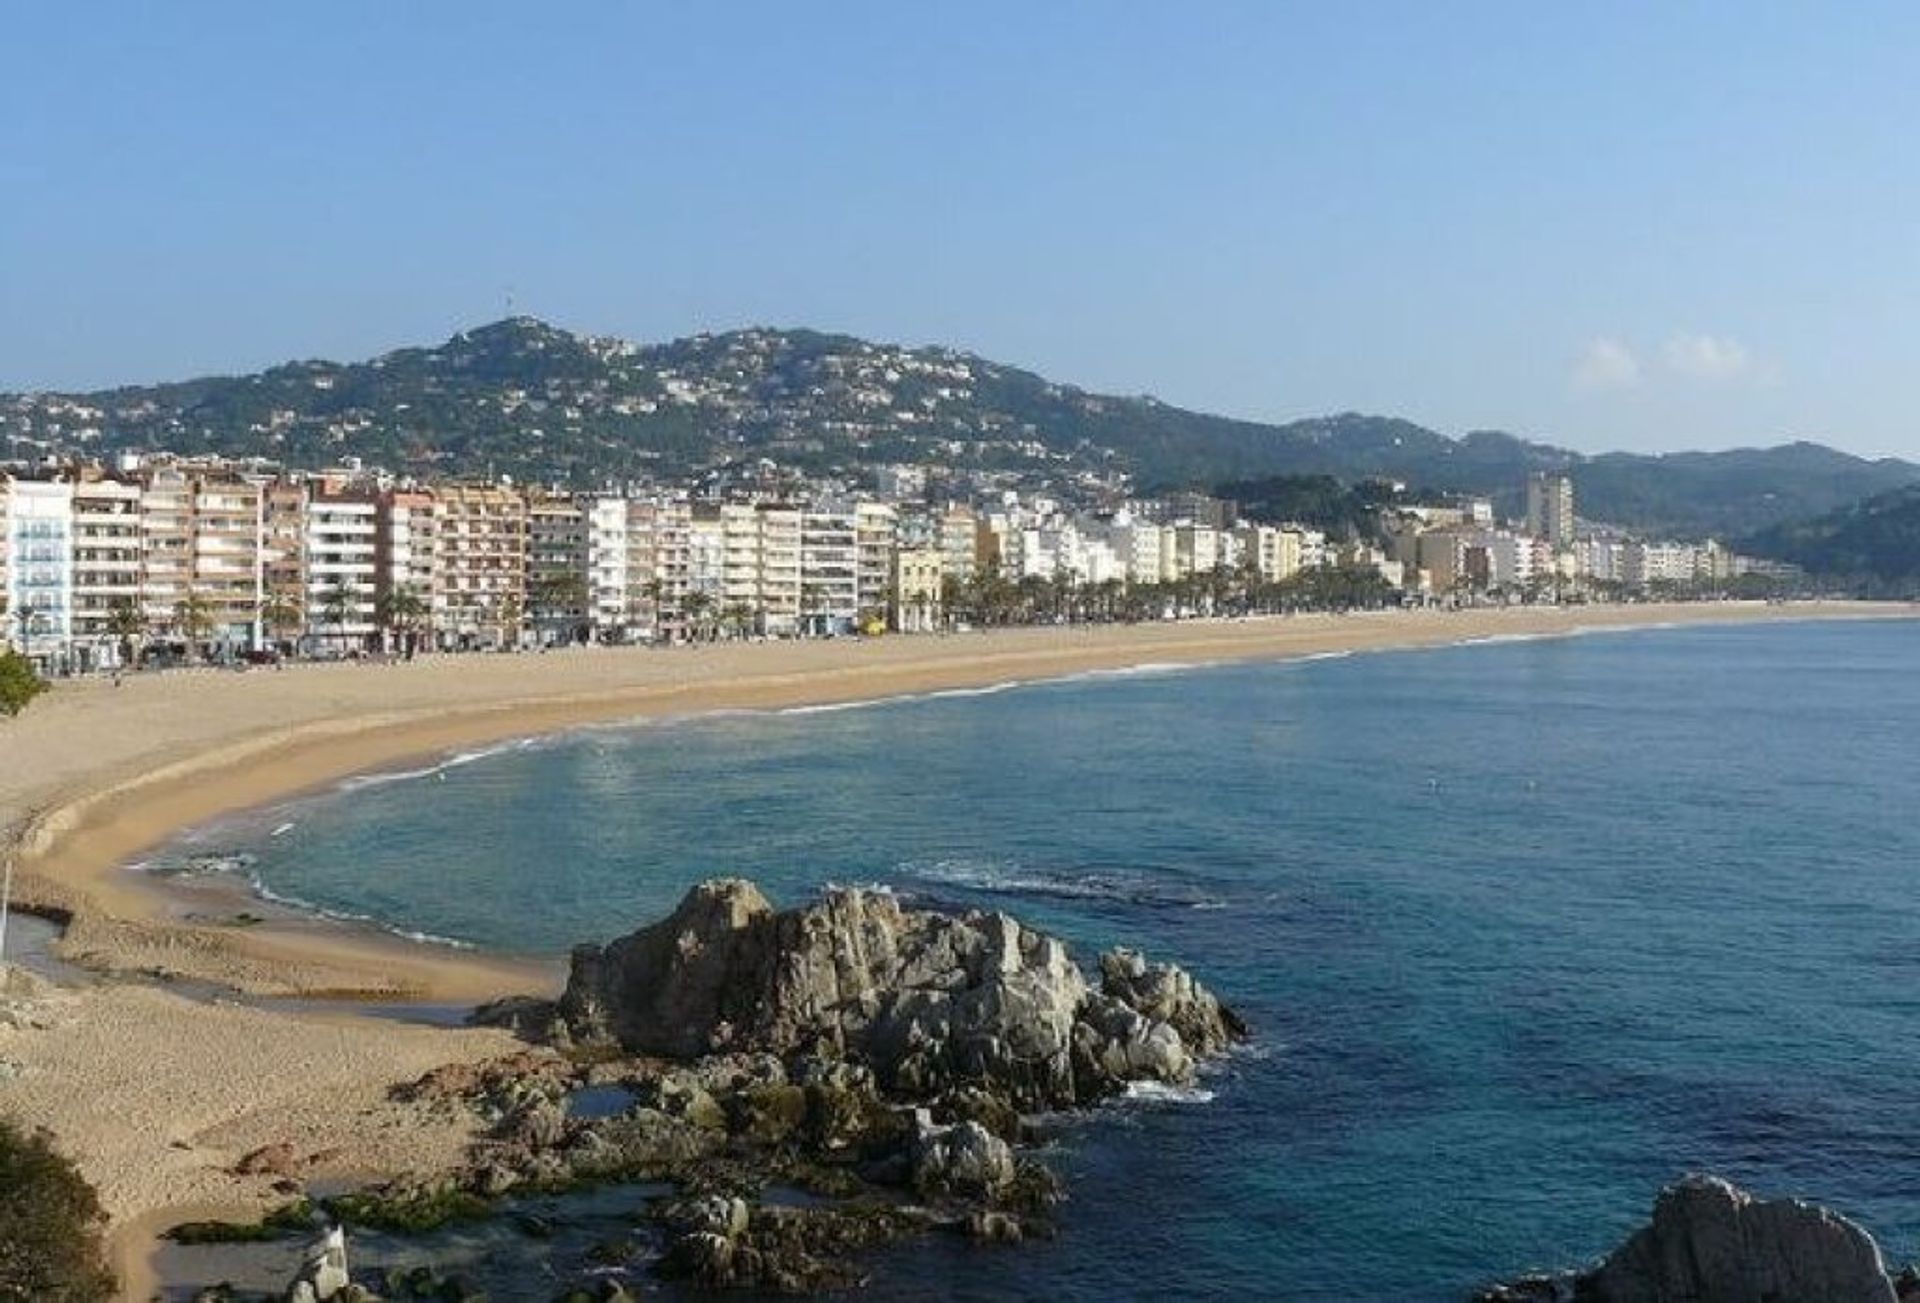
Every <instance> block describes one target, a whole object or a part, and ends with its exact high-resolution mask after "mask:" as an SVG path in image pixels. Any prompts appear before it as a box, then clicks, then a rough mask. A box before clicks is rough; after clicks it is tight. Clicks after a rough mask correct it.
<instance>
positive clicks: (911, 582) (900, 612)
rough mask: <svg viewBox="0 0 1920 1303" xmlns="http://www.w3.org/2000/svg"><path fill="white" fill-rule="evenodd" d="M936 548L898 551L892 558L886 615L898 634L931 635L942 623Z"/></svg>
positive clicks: (940, 559) (940, 557) (940, 555)
mask: <svg viewBox="0 0 1920 1303" xmlns="http://www.w3.org/2000/svg"><path fill="white" fill-rule="evenodd" d="M945 562H946V556H945V553H944V552H943V550H942V549H940V548H932V547H928V548H901V549H900V550H899V551H897V552H895V553H894V554H893V594H892V598H893V600H892V603H891V606H890V608H889V611H888V614H889V617H890V619H891V622H892V625H893V628H894V630H895V631H896V632H898V633H932V632H934V631H935V630H937V629H939V628H940V627H941V626H942V625H943V624H944V623H945V621H946V611H945V607H944V601H943V588H942V584H941V574H942V571H943V569H944V568H945Z"/></svg>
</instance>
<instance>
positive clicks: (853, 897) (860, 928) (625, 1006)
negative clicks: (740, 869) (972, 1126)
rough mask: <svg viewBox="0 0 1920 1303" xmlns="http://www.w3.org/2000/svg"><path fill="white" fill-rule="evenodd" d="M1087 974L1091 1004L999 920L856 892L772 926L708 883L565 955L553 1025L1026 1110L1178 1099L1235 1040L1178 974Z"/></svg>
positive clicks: (1166, 968)
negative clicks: (1108, 1100) (798, 1063)
mask: <svg viewBox="0 0 1920 1303" xmlns="http://www.w3.org/2000/svg"><path fill="white" fill-rule="evenodd" d="M1100 971H1101V985H1100V987H1099V989H1097V990H1095V989H1093V988H1092V987H1091V986H1090V985H1089V983H1088V981H1087V979H1086V976H1085V974H1084V973H1082V972H1081V970H1080V968H1079V967H1078V966H1077V965H1076V964H1075V963H1074V962H1073V960H1072V959H1071V958H1070V957H1069V955H1068V952H1067V948H1066V945H1065V944H1064V943H1063V942H1061V941H1059V940H1058V939H1056V938H1054V937H1050V936H1047V935H1045V934H1043V933H1040V932H1036V931H1034V930H1032V929H1030V928H1027V927H1023V926H1022V925H1021V924H1020V923H1019V922H1017V921H1015V920H1014V919H1012V918H1011V917H1009V916H1007V915H1005V914H998V913H979V912H969V913H944V912H939V911H934V910H918V909H909V908H907V907H906V906H905V905H903V904H902V903H901V901H900V899H899V898H898V897H896V896H895V895H893V894H892V893H891V892H887V891H875V890H861V889H852V888H842V889H835V890H831V891H828V892H827V893H825V895H824V896H823V897H822V899H821V900H820V901H819V902H818V903H816V904H813V905H809V906H806V907H804V908H800V909H793V910H785V911H776V910H775V909H774V908H773V906H772V905H771V904H770V903H769V902H768V901H767V899H766V897H765V896H764V895H762V894H761V892H760V890H759V888H758V887H756V886H755V885H754V884H752V883H751V882H746V881H743V880H739V879H720V880H715V881H711V882H705V883H702V884H700V885H699V886H697V887H695V888H694V889H693V890H692V891H690V892H689V893H688V894H687V896H686V897H685V899H683V900H682V901H681V903H680V905H679V907H678V908H676V909H675V910H674V912H673V914H672V915H671V916H669V917H668V918H667V919H665V920H663V921H662V922H659V923H656V924H654V925H652V926H650V927H646V928H642V929H641V930H640V931H638V932H635V933H633V934H632V935H630V936H627V937H624V938H622V939H620V940H618V941H615V942H613V943H611V944H610V945H607V946H605V947H598V946H583V947H580V948H579V949H577V950H575V952H574V955H573V966H572V972H571V974H570V977H569V979H568V983H567V990H566V994H565V995H564V996H563V997H562V999H561V1002H560V1005H559V1017H560V1021H561V1023H562V1024H563V1025H564V1026H565V1027H566V1028H567V1029H568V1030H569V1031H570V1033H571V1034H572V1035H573V1036H574V1037H575V1038H576V1039H587V1040H595V1039H600V1040H611V1041H615V1042H617V1043H618V1044H619V1045H621V1046H622V1047H624V1048H625V1049H627V1050H629V1051H631V1052H635V1053H643V1054H657V1055H666V1056H670V1057H674V1058H681V1059H691V1058H697V1057H699V1056H702V1055H710V1054H716V1053H737V1052H757V1053H765V1054H772V1055H775V1056H777V1057H779V1058H781V1059H783V1060H788V1061H792V1060H795V1059H798V1058H810V1059H815V1060H822V1061H827V1062H848V1063H853V1064H858V1065H861V1066H863V1067H865V1068H867V1069H869V1070H870V1071H871V1072H872V1074H873V1076H874V1078H875V1079H876V1082H877V1085H878V1087H879V1088H880V1089H881V1090H882V1091H883V1092H885V1093H887V1094H889V1095H891V1096H893V1097H896V1098H902V1099H907V1100H914V1101H921V1100H932V1099H935V1098H937V1097H939V1096H941V1095H943V1094H946V1093H948V1092H951V1091H956V1090H964V1089H976V1088H977V1089H985V1090H987V1091H989V1092H991V1093H992V1094H994V1095H996V1096H998V1097H1000V1098H1002V1099H1003V1100H1005V1101H1006V1102H1008V1103H1009V1104H1011V1105H1012V1106H1014V1107H1016V1108H1024V1109H1032V1108H1061V1107H1070V1106H1073V1105H1076V1104H1084V1103H1088V1102H1091V1101H1093V1100H1096V1099H1099V1098H1101V1097H1103V1096H1105V1095H1109V1094H1113V1093H1115V1092H1117V1091H1119V1090H1121V1089H1122V1088H1124V1087H1125V1085H1126V1084H1127V1083H1128V1082H1130V1081H1135V1080H1142V1079H1146V1080H1155V1081H1164V1082H1171V1083H1176V1084H1184V1083H1186V1082H1188V1081H1190V1080H1191V1079H1192V1077H1193V1074H1194V1072H1195V1069H1196V1067H1197V1066H1198V1063H1199V1061H1200V1060H1201V1059H1203V1058H1205V1057H1206V1056H1208V1055H1210V1054H1214V1053H1217V1052H1219V1051H1220V1050H1222V1049H1224V1048H1225V1047H1226V1046H1227V1045H1228V1044H1229V1043H1230V1042H1232V1041H1233V1040H1235V1039H1237V1038H1239V1037H1242V1036H1244V1035H1245V1034H1246V1028H1245V1026H1244V1025H1243V1024H1242V1023H1241V1022H1240V1021H1239V1020H1238V1019H1237V1018H1236V1017H1234V1015H1233V1014H1232V1013H1231V1012H1230V1011H1228V1010H1226V1009H1225V1008H1223V1007H1222V1006H1221V1005H1220V1003H1219V1002H1218V1001H1217V1000H1216V999H1214V997H1213V996H1212V995H1211V994H1209V993H1208V992H1207V991H1206V990H1205V989H1204V988H1202V987H1201V986H1200V985H1199V984H1198V983H1197V982H1195V981H1194V980H1193V979H1192V978H1191V977H1190V976H1189V975H1188V974H1187V973H1185V972H1184V971H1182V970H1181V969H1179V968H1176V967H1173V966H1170V965H1155V964H1150V963H1148V962H1147V961H1146V960H1145V959H1144V958H1143V957H1141V956H1140V955H1138V954H1135V953H1133V952H1131V951H1124V950H1119V951H1114V952H1112V953H1110V954H1108V955H1106V956H1104V957H1103V958H1102V960H1101V967H1100Z"/></svg>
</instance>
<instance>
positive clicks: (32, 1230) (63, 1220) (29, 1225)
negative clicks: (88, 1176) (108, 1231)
mask: <svg viewBox="0 0 1920 1303" xmlns="http://www.w3.org/2000/svg"><path fill="white" fill-rule="evenodd" d="M106 1220H107V1219H106V1214H105V1213H104V1212H103V1211H102V1210H101V1208H100V1200H99V1198H98V1197H97V1196H96V1195H95V1194H94V1192H93V1187H92V1186H90V1185H88V1184H87V1183H86V1181H85V1180H84V1179H82V1177H81V1176H80V1174H79V1173H78V1172H77V1171H75V1170H74V1168H73V1165H72V1164H71V1163H69V1162H68V1161H67V1160H66V1159H65V1158H63V1157H61V1155H60V1154H59V1152H58V1151H56V1150H55V1149H54V1148H53V1146H52V1145H51V1144H50V1143H48V1140H47V1137H46V1136H45V1135H44V1134H43V1133H33V1134H29V1133H28V1132H26V1131H23V1130H21V1129H20V1127H19V1126H18V1125H17V1124H15V1123H13V1122H11V1121H8V1120H6V1119H0V1299H32V1300H35V1301H36V1303H96V1300H100V1301H102V1303H104V1300H106V1299H110V1298H112V1297H113V1295H114V1280H113V1274H112V1273H111V1272H110V1271H108V1270H107V1266H106V1259H105V1255H104V1252H103V1243H102V1239H101V1232H102V1230H103V1229H104V1228H105V1226H106Z"/></svg>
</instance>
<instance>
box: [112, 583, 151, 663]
mask: <svg viewBox="0 0 1920 1303" xmlns="http://www.w3.org/2000/svg"><path fill="white" fill-rule="evenodd" d="M106 629H107V636H108V637H110V638H112V639H114V640H115V641H116V642H118V643H119V644H120V663H121V664H122V665H129V666H132V667H134V668H135V669H138V668H139V665H140V650H139V647H138V646H137V645H136V644H135V639H137V638H139V637H140V636H141V635H142V634H144V633H146V631H147V617H146V614H145V612H143V611H141V609H140V606H139V604H138V603H137V602H135V601H134V600H133V599H132V598H130V597H116V598H114V599H113V601H112V603H111V604H109V605H108V607H107V619H106Z"/></svg>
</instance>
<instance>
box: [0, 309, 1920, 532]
mask: <svg viewBox="0 0 1920 1303" xmlns="http://www.w3.org/2000/svg"><path fill="white" fill-rule="evenodd" d="M154 449H167V450H171V451H175V452H180V453H188V454H193V453H217V454H221V455H224V456H230V457H249V456H260V457H265V458H269V459H272V460H274V461H278V462H281V463H283V464H286V465H289V466H295V467H308V468H311V467H317V466H324V465H332V464H337V463H339V462H340V461H341V460H342V459H343V458H346V457H358V458H360V459H361V460H362V461H363V462H365V463H368V464H371V465H378V466H384V467H386V468H388V469H391V470H394V471H397V472H401V473H411V474H415V475H421V476H443V477H444V476H468V475H489V474H512V475H515V476H517V477H519V478H521V479H523V480H537V481H545V482H551V483H556V484H563V485H570V486H573V487H580V488H586V487H594V486H598V485H601V484H605V483H608V482H611V481H621V480H629V479H647V478H680V477H687V476H697V475H699V474H701V473H703V472H709V471H713V470H716V469H719V468H722V467H726V466H729V465H736V464H741V463H746V462H751V461H753V460H755V459H758V458H763V457H765V458H772V459H774V460H777V461H779V462H781V463H783V464H786V465H791V466H795V467H798V468H800V469H802V470H806V471H812V472H825V471H836V470H837V471H845V470H857V469H859V468H861V467H868V466H872V465H876V464H881V463H886V462H899V461H915V462H928V463H934V464H939V465H943V466H948V467H952V468H955V469H961V470H987V471H1008V472H1016V473H1020V474H1024V475H1028V476H1031V477H1033V478H1034V479H1036V480H1039V481H1044V482H1047V483H1049V484H1051V485H1054V486H1056V487H1060V488H1065V489H1067V490H1068V491H1070V492H1071V491H1074V490H1076V489H1077V490H1080V491H1083V492H1085V493H1086V494H1088V495H1092V494H1095V493H1097V492H1098V491H1100V489H1101V488H1102V487H1104V486H1110V485H1111V484H1113V483H1114V482H1115V481H1116V477H1117V476H1118V475H1120V474H1125V475H1127V476H1130V477H1131V482H1132V483H1133V484H1134V485H1135V486H1136V487H1138V488H1141V489H1146V490H1153V489H1159V488H1170V487H1188V488H1192V487H1207V486H1211V485H1215V484H1219V483H1221V482H1224V481H1230V480H1251V479H1258V478H1262V477H1269V476H1276V475H1294V476H1298V475H1330V476H1334V477H1336V478H1338V479H1341V480H1344V481H1349V482H1354V481H1359V480H1363V479H1367V478H1372V477H1384V478H1391V479H1397V480H1403V481H1406V482H1407V483H1409V484H1411V485H1415V486H1418V487H1420V488H1424V489H1429V490H1444V491H1460V492H1473V493H1484V494H1490V495H1493V496H1495V497H1496V498H1497V499H1499V501H1500V502H1501V503H1502V505H1503V506H1504V507H1506V508H1507V509H1508V510H1515V509H1517V508H1518V505H1519V497H1520V493H1521V486H1522V485H1523V483H1524V481H1525V477H1526V475H1527V473H1528V472H1529V471H1532V470H1540V469H1546V468H1552V467H1566V468H1569V469H1570V470H1571V471H1572V473H1573V476H1574V483H1575V489H1576V492H1577V493H1578V495H1579V498H1580V503H1581V513H1582V514H1583V515H1586V516H1588V517H1591V518H1595V519H1603V520H1610V521H1614V522H1617V523H1620V524H1623V525H1627V526H1629V527H1637V528H1642V529H1647V530H1653V531H1658V532H1664V533H1676V534H1681V535H1702V534H1708V533H1713V534H1720V535H1727V534H1735V533H1745V532H1749V531H1753V530H1758V529H1762V528H1765V527H1767V526H1769V525H1773V524H1777V523H1780V522H1783V521H1786V520H1790V519H1794V518H1797V517H1804V516H1808V515H1813V514H1817V513H1820V512H1824V511H1830V510H1833V509H1835V508H1838V507H1840V506H1841V505H1843V504H1845V503H1848V502H1851V501H1854V500H1856V499H1858V498H1861V497H1863V496H1867V495H1869V494H1873V493H1880V492H1885V491H1887V490H1889V489H1892V488H1895V487H1898V486H1900V485H1902V484H1907V483H1914V482H1920V467H1916V466H1913V465H1910V464H1908V463H1904V462H1894V461H1883V462H1868V461H1863V460H1861V459H1860V458H1856V457H1850V456H1848V455H1847V454H1845V453H1840V452H1835V451H1833V450H1831V449H1827V448H1821V447H1818V446H1816V445H1812V444H1793V445H1788V446H1786V447H1783V448H1772V449H1765V450H1757V451H1753V450H1748V451H1739V452H1727V453H1688V454H1678V455H1674V456H1667V457H1643V456H1636V455H1631V454H1611V455H1608V456H1604V457H1583V456H1581V455H1579V454H1576V453H1572V452H1569V451H1567V450H1566V449H1562V448H1556V447H1553V446H1551V445H1549V444H1544V443H1535V442H1530V441H1528V440H1525V439H1520V438H1517V437H1515V436H1513V435H1509V434H1502V433H1499V432H1495V431H1478V432H1474V433H1471V434H1468V435H1466V436H1465V437H1463V438H1459V439H1454V438H1449V437H1447V436H1446V435H1443V434H1440V433H1438V432H1436V431H1433V430H1429V429H1426V428H1424V427H1422V426H1419V425H1415V424H1413V423H1412V422H1409V421H1402V420H1395V419H1392V418H1387V417H1379V416H1364V415H1360V414H1357V413H1346V414H1343V415H1338V416H1328V417H1319V418H1314V419H1312V420H1304V421H1294V422H1291V423H1288V424H1283V425H1266V424H1261V423H1258V422H1252V421H1240V420H1232V419H1229V418H1226V417H1220V416H1211V415H1207V414H1205V413H1201V412H1193V411H1187V410H1185V409H1182V408H1178V407H1173V406H1171V405H1169V404H1166V403H1162V402H1159V401H1157V400H1156V399H1153V398H1148V397H1117V396H1112V395H1102V394H1095V393H1089V392H1087V391H1085V390H1082V389H1078V388H1076V387H1074V386H1072V385H1064V384H1057V383H1054V382H1052V381H1049V380H1046V379H1044V378H1043V377H1041V376H1038V375H1035V374H1033V373H1032V372H1029V371H1023V370H1020V369H1018V368H1015V367H1010V366H1005V365H1003V364H1000V363H996V362H992V361H989V360H987V359H984V358H980V357H976V356H974V355H972V354H968V353H962V352H958V351H955V350H952V349H946V348H905V347H900V346H896V345H890V344H875V343H871V342H868V341H865V340H861V339H855V338H852V337H849V336H845V335H829V334H822V333H819V332H817V331H810V330H771V329H748V330H737V331H731V332H728V333H725V334H717V335H696V336H692V337H690V338H686V339H680V340H675V341H672V342H669V343H664V344H651V345H640V344H634V343H630V342H628V341H625V340H619V339H611V338H603V337H595V336H586V335H578V334H574V333H572V332H569V331H565V330H561V329H558V328H556V327H554V326H551V325H548V324H546V323H545V322H541V321H537V320H534V319H533V318H529V317H513V318H509V319H507V320H504V321H499V322H495V323H493V324H491V325H488V326H483V327H480V328H478V329H475V330H471V331H464V332H462V333H460V334H457V335H455V336H454V337H453V338H451V339H449V340H448V341H446V342H445V343H444V344H441V345H438V346H436V347H432V348H407V349H401V350H398V351H396V352H392V353H387V354H385V355H383V356H380V357H377V358H374V359H372V360H370V361H366V362H357V363H339V362H326V361H306V362H291V363H287V364H285V365H283V366H277V367H273V368H271V369H269V370H266V371H263V372H260V373H258V374H256V375H249V376H233V377H209V378H203V379H197V380H189V381H184V382H180V383H174V384H161V385H149V386H129V387H124V388H118V389H110V390H104V391H99V392H94V393H87V394H46V393H33V394H13V395H0V457H4V456H15V457H36V456H40V455H43V454H45V453H48V452H55V453H72V452H78V453H90V454H94V455H102V456H106V455H111V454H114V453H118V452H122V451H129V450H154Z"/></svg>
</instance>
